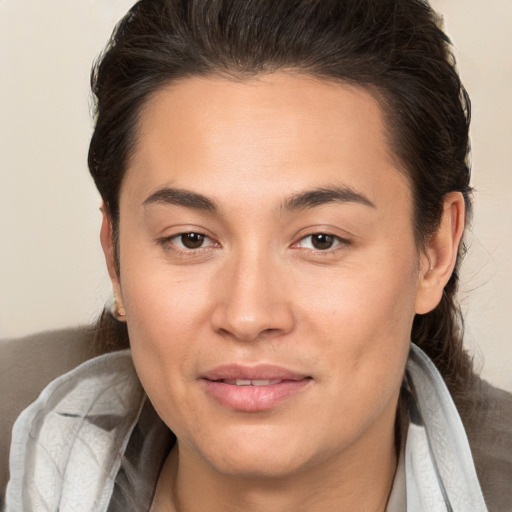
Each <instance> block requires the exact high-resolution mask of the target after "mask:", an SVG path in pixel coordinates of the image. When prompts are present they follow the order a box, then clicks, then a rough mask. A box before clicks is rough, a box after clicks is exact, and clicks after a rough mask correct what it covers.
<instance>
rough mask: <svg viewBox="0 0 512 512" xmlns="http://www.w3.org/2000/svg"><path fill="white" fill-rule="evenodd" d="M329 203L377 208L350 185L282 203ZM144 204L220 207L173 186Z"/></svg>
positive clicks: (295, 206) (291, 207)
mask: <svg viewBox="0 0 512 512" xmlns="http://www.w3.org/2000/svg"><path fill="white" fill-rule="evenodd" d="M329 203H358V204H362V205H365V206H369V207H371V208H376V206H375V204H374V203H372V201H370V200H369V199H368V198H367V197H366V196H365V195H364V194H362V193H361V192H357V191H355V190H353V189H352V188H350V187H345V186H343V187H326V188H317V189H313V190H306V191H304V192H300V193H298V194H295V195H293V196H291V197H289V198H287V199H286V200H285V201H284V202H283V204H282V205H281V209H283V210H286V211H297V210H305V209H308V208H315V207H316V206H322V205H324V204H329ZM142 204H143V205H144V206H149V205H152V204H168V205H175V206H183V207H185V208H193V209H195V210H203V211H207V212H210V213H217V212H218V211H219V207H218V206H217V203H216V202H215V200H214V199H211V198H209V197H207V196H205V195H203V194H199V193H197V192H192V191H190V190H183V189H179V188H173V187H164V188H161V189H158V190H157V191H155V192H153V193H152V194H151V195H150V196H148V197H147V198H146V199H145V200H144V202H143V203H142Z"/></svg>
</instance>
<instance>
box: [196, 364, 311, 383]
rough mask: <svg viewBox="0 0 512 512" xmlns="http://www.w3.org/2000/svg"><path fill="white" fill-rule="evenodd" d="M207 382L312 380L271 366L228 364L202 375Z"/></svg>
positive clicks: (304, 375) (301, 374)
mask: <svg viewBox="0 0 512 512" xmlns="http://www.w3.org/2000/svg"><path fill="white" fill-rule="evenodd" d="M202 378H203V379H206V380H213V381H215V380H236V379H245V380H303V379H307V378H310V377H309V376H308V375H306V374H303V373H297V372H294V371H292V370H289V369H287V368H283V367H280V366H275V365H271V364H258V365H255V366H247V365H241V364H226V365H222V366H217V367H216V368H213V369H212V370H209V371H207V372H206V373H204V374H203V375H202Z"/></svg>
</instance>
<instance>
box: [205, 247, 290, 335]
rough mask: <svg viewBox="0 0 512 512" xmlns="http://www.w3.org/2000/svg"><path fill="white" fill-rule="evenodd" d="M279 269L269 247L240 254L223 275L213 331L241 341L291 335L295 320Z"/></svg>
mask: <svg viewBox="0 0 512 512" xmlns="http://www.w3.org/2000/svg"><path fill="white" fill-rule="evenodd" d="M279 267H280V266H279V264H278V262H277V261H276V259H275V258H274V257H272V255H271V254H270V251H269V250H268V249H267V248H266V247H262V246H255V244H253V245H252V246H246V247H243V248H240V250H238V251H236V252H235V253H234V254H233V255H232V256H231V258H229V262H228V263H226V265H225V268H224V269H223V272H222V274H223V280H222V282H221V283H219V286H221V287H222V288H223V289H222V291H221V294H220V297H219V300H218V302H217V304H216V307H215V311H214V312H213V316H212V323H213V328H214V329H215V330H217V331H222V332H223V333H230V334H231V335H232V336H234V337H236V338H238V339H241V340H253V339H257V338H258V337H260V336H261V335H263V334H265V335H266V336H268V335H270V334H274V335H278V334H283V333H286V332H289V331H290V330H291V329H292V328H293V322H294V320H293V314H292V311H291V307H290V304H289V302H288V300H287V297H286V292H285V286H283V285H284V279H283V275H282V272H281V271H280V268H279Z"/></svg>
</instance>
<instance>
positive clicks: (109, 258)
mask: <svg viewBox="0 0 512 512" xmlns="http://www.w3.org/2000/svg"><path fill="white" fill-rule="evenodd" d="M100 211H101V215H102V220H101V230H100V241H101V247H102V249H103V254H104V255H105V262H106V264H107V269H108V275H109V276H110V281H111V282H112V287H113V288H114V293H115V296H116V299H117V301H118V302H119V303H120V304H119V305H120V307H122V294H121V283H120V281H119V275H118V272H117V264H116V251H115V250H114V240H113V237H112V231H113V230H112V220H111V218H110V215H109V214H108V212H107V208H106V207H105V204H104V203H101V206H100Z"/></svg>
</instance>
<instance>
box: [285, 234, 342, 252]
mask: <svg viewBox="0 0 512 512" xmlns="http://www.w3.org/2000/svg"><path fill="white" fill-rule="evenodd" d="M315 236H317V237H326V238H330V239H332V242H333V245H332V246H331V247H327V248H325V249H318V248H316V247H314V246H313V242H310V245H311V247H306V248H305V249H307V250H309V251H312V252H314V253H315V254H320V255H329V254H332V253H333V252H335V251H338V250H340V249H342V248H344V247H347V246H349V245H350V243H351V242H350V240H348V239H346V238H342V237H340V236H338V235H334V234H332V233H329V232H323V231H317V232H315V233H310V234H308V235H305V236H303V237H302V238H301V239H300V240H299V241H298V242H296V243H295V244H293V246H292V247H293V248H297V249H301V247H297V246H298V245H299V244H300V243H301V242H304V241H305V240H307V239H312V237H315Z"/></svg>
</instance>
